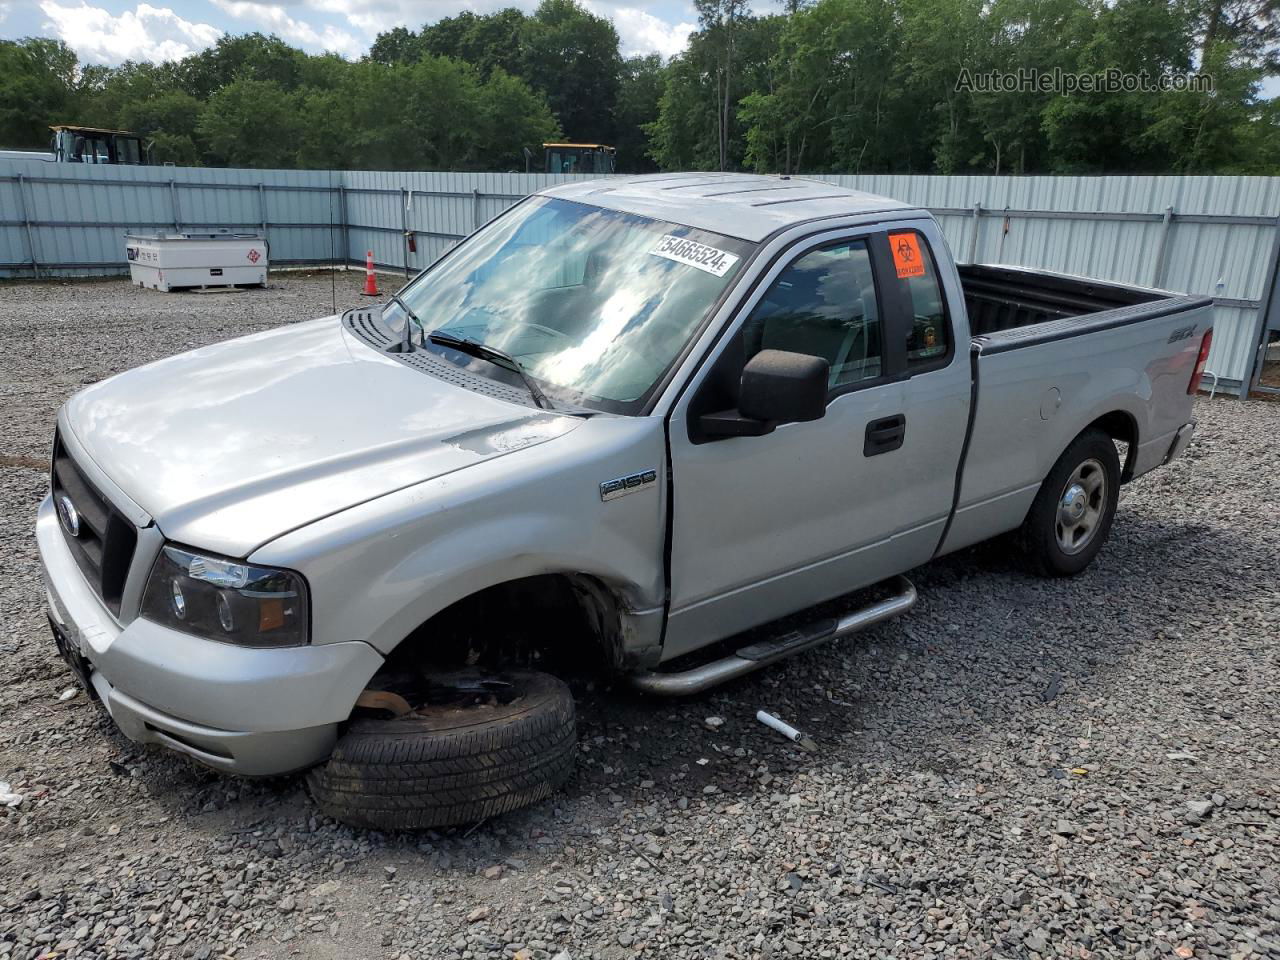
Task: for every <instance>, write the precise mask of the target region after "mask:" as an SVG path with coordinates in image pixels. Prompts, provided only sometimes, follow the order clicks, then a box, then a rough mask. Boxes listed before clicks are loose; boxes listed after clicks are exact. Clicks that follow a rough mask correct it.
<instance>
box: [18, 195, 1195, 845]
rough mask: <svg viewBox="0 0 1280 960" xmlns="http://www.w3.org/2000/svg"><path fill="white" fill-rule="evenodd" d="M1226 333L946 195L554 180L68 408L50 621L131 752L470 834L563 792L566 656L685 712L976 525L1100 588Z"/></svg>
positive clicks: (63, 415) (891, 586) (380, 817)
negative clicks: (967, 214)
mask: <svg viewBox="0 0 1280 960" xmlns="http://www.w3.org/2000/svg"><path fill="white" fill-rule="evenodd" d="M1211 324H1212V312H1211V303H1210V301H1209V300H1207V299H1205V298H1203V297H1190V296H1175V295H1171V294H1168V293H1162V292H1160V291H1155V290H1145V289H1137V288H1131V287H1124V286H1118V285H1115V284H1109V283H1101V282H1096V281H1092V280H1085V279H1081V278H1076V277H1069V276H1063V275H1055V274H1049V273H1044V272H1037V271H1032V270H1026V269H1018V268H1011V267H995V266H977V265H970V266H957V265H956V264H955V263H954V262H953V261H952V258H951V254H950V252H949V251H948V249H947V245H946V243H945V241H944V240H943V236H942V233H941V231H940V230H939V227H938V224H937V223H936V222H935V220H934V219H933V217H932V216H930V214H929V213H928V212H927V211H925V210H923V209H920V208H916V207H912V206H910V205H908V204H903V203H899V202H895V201H893V200H888V199H884V198H881V197H876V196H870V195H866V194H862V193H856V192H851V191H849V190H844V189H840V188H837V187H833V186H831V185H829V184H826V183H822V182H818V181H812V180H803V179H790V178H786V177H782V178H776V177H774V178H770V177H756V176H741V175H724V174H717V175H701V174H699V175H688V174H683V175H655V176H646V177H637V178H630V179H617V180H608V181H600V182H590V183H573V184H566V185H561V186H558V187H554V188H552V189H548V190H544V191H543V192H541V193H540V194H537V195H535V196H532V197H529V198H528V199H526V200H524V201H522V202H520V203H518V204H516V205H515V206H514V207H512V208H511V209H509V210H508V211H507V212H505V213H504V214H502V215H501V216H499V217H497V218H496V219H495V220H493V221H492V222H490V223H489V224H487V225H486V226H484V227H483V228H481V229H480V230H478V231H477V232H476V233H474V234H473V235H472V236H470V237H468V238H467V239H465V240H463V241H462V242H460V243H459V244H458V245H457V246H455V247H454V248H453V249H451V250H450V251H449V252H448V253H447V254H445V255H444V256H443V257H441V258H440V259H439V260H438V261H437V262H436V263H435V264H434V265H432V266H431V267H429V268H428V269H427V270H425V271H423V272H422V273H421V274H420V275H419V276H418V277H416V278H415V279H414V280H413V281H412V282H411V283H409V284H407V285H406V286H405V287H404V288H403V289H402V290H401V291H400V292H399V293H398V294H397V295H395V296H394V297H392V298H391V299H390V301H389V302H387V303H386V304H383V305H380V306H372V307H369V308H361V309H354V310H350V311H347V312H346V313H344V314H342V315H340V316H332V317H326V318H324V319H320V320H313V321H310V322H306V323H300V324H296V325H291V326H287V327H284V328H281V329H276V330H271V331H268V332H265V333H259V334H255V335H252V336H248V337H244V338H241V339H238V340H233V341H230V342H226V343H220V344H217V345H214V346H209V347H203V348H201V349H198V350H193V351H191V352H189V353H185V354H182V355H181V356H176V357H172V358H170V359H166V360H162V361H160V362H158V363H152V364H150V365H148V366H144V367H141V368H139V369H136V370H133V371H130V372H127V373H123V374H121V375H119V376H115V377H112V378H110V379H108V380H106V381H103V382H101V383H98V384H95V385H93V386H90V387H88V388H86V389H84V390H82V391H81V392H79V393H78V394H76V395H75V396H74V397H72V398H71V399H70V400H69V401H68V402H67V404H66V405H65V406H64V407H63V409H62V410H61V412H60V413H59V415H58V421H57V432H56V436H55V438H54V441H53V464H52V480H51V490H50V493H49V496H48V497H47V498H46V499H45V500H44V502H43V503H42V504H41V505H40V508H39V517H38V520H37V525H36V533H37V538H38V541H39V548H40V553H41V556H42V558H43V563H44V569H45V573H46V576H47V582H48V601H49V615H50V621H51V623H52V626H53V631H54V636H55V639H56V641H57V643H58V645H59V648H60V649H61V651H62V653H63V656H64V657H65V658H66V660H67V661H68V663H69V664H70V665H71V667H72V668H73V670H74V671H75V672H76V674H77V675H78V676H79V677H80V678H81V679H82V680H83V682H84V683H85V685H86V686H87V688H88V689H89V690H90V691H91V692H92V693H93V694H94V695H95V696H96V697H97V698H98V699H99V700H100V701H101V703H102V705H103V706H104V707H105V709H106V710H107V711H108V712H109V713H110V715H111V716H112V717H113V718H114V720H115V722H116V723H117V724H118V725H119V727H120V728H121V729H122V730H123V731H124V732H125V733H126V734H127V735H128V736H129V737H131V738H133V739H134V740H137V741H142V742H148V743H158V744H162V745H164V746H166V747H169V748H171V749H173V750H177V751H181V752H182V753H185V754H188V755H190V756H191V757H194V758H196V759H197V760H199V761H201V762H203V763H205V764H207V765H209V766H212V767H215V768H218V769H220V770H224V771H228V772H232V773H243V774H250V775H267V774H278V773H285V772H289V771H296V770H302V769H305V768H312V769H311V772H310V774H309V779H310V783H311V787H312V791H313V794H314V795H315V797H316V799H317V801H318V802H319V804H320V805H321V807H322V808H323V809H325V810H327V811H329V812H331V813H333V814H335V815H337V816H339V817H341V818H344V819H346V820H348V821H349V822H352V823H357V824H365V825H370V826H374V827H382V828H413V827H425V826H434V825H439V824H446V823H453V822H461V821H464V820H477V819H480V818H481V817H484V816H487V815H490V814H493V813H499V812H502V811H504V810H508V809H511V808H513V807H516V806H520V805H523V804H525V803H528V802H531V801H533V800H536V799H538V798H540V797H542V796H545V795H546V794H547V793H548V792H549V791H550V790H552V789H553V788H554V787H555V786H556V785H557V784H559V783H560V782H561V781H563V780H564V778H565V777H566V776H567V775H568V774H569V771H570V769H571V767H572V763H573V756H574V747H575V731H574V713H573V700H572V697H571V695H570V693H569V690H568V687H567V686H566V685H565V683H564V682H563V680H562V679H560V678H557V677H554V676H552V675H551V674H550V671H549V670H548V669H546V668H547V666H548V665H549V664H553V663H555V662H557V659H556V658H557V655H559V656H560V660H559V661H558V662H561V663H564V662H565V657H564V655H565V654H566V652H568V653H569V659H570V660H571V662H572V663H573V664H574V665H583V664H585V663H587V660H588V658H590V657H591V656H594V657H596V658H597V659H598V661H599V663H600V664H601V665H602V666H603V667H605V668H607V669H609V670H611V671H613V672H614V673H615V674H620V675H622V676H624V677H626V678H628V679H629V681H630V682H631V683H632V684H634V685H635V686H636V687H638V688H639V689H640V690H642V691H647V692H649V693H656V694H687V693H695V692H697V691H699V690H702V689H705V688H707V687H708V686H710V685H712V684H714V683H719V682H722V681H724V680H727V679H729V678H732V677H737V676H740V675H742V674H745V673H748V672H750V671H751V670H754V669H756V668H758V667H761V666H763V665H765V664H768V663H770V662H773V661H776V660H778V659H780V658H781V657H783V656H787V655H790V654H793V653H795V652H797V651H800V650H805V649H809V648H812V647H814V646H817V645H818V644H820V643H824V642H828V641H831V640H833V639H836V638H839V637H843V636H847V635H848V634H850V633H852V632H854V631H856V630H859V629H862V628H865V627H867V626H868V625H870V624H873V623H876V622H878V621H881V620H884V619H886V618H888V617H891V616H894V615H897V614H901V613H903V612H905V611H906V610H908V609H909V608H910V606H911V604H912V603H913V601H914V599H915V591H914V588H913V586H912V585H911V583H910V582H909V581H907V580H906V579H905V578H904V577H903V576H902V574H903V573H904V572H906V571H909V570H911V569H912V568H914V567H916V566H918V565H920V564H923V563H925V562H926V561H928V560H930V559H931V558H934V557H938V556H940V555H942V554H946V553H950V552H952V551H955V550H958V549H960V548H962V547H965V546H967V545H970V544H973V543H975V542H977V541H980V540H983V539H985V538H989V537H993V536H996V535H998V534H1003V533H1006V532H1011V531H1019V534H1018V535H1019V537H1020V539H1021V543H1022V545H1023V547H1024V548H1025V555H1026V558H1027V562H1028V564H1029V566H1030V567H1031V568H1033V569H1035V570H1036V571H1038V572H1040V573H1043V574H1047V575H1070V574H1075V573H1078V572H1079V571H1081V570H1082V569H1084V568H1085V567H1086V566H1087V565H1088V564H1089V562H1090V561H1091V560H1092V559H1093V557H1094V555H1095V554H1096V553H1097V552H1098V550H1099V548H1100V547H1101V546H1102V544H1103V541H1104V540H1105V539H1106V537H1107V533H1108V530H1109V528H1110V526H1111V523H1112V519H1113V518H1114V516H1115V512H1116V502H1117V496H1118V494H1119V488H1120V486H1121V484H1123V483H1126V482H1129V481H1131V480H1133V479H1135V478H1137V477H1140V476H1142V475H1143V474H1144V473H1147V472H1148V471H1150V470H1152V469H1154V468H1156V467H1158V466H1160V465H1161V464H1165V463H1168V462H1169V461H1170V460H1172V459H1173V458H1174V457H1177V456H1178V455H1179V454H1180V453H1181V451H1182V450H1183V449H1184V448H1185V446H1186V444H1187V443H1188V441H1189V439H1190V437H1191V433H1192V429H1193V421H1192V397H1193V395H1194V393H1195V392H1196V390H1197V387H1198V383H1199V379H1200V375H1201V371H1202V369H1203V366H1204V361H1205V358H1206V355H1207V351H1208V347H1209V342H1210V328H1211ZM1121 451H1123V459H1122V458H1121ZM863 589H865V590H866V591H867V595H866V597H865V600H862V601H859V602H856V603H854V605H853V606H852V608H851V611H850V612H848V613H846V614H844V615H841V616H836V617H834V618H833V617H830V616H819V615H817V614H812V615H809V614H806V613H805V611H807V610H809V609H810V608H812V607H814V606H816V605H819V604H821V603H822V602H823V601H827V600H829V599H832V598H835V597H843V596H844V595H846V594H849V593H851V592H854V591H859V590H863ZM538 667H541V668H543V669H534V668H538Z"/></svg>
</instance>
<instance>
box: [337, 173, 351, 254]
mask: <svg viewBox="0 0 1280 960" xmlns="http://www.w3.org/2000/svg"><path fill="white" fill-rule="evenodd" d="M338 201H339V203H338V205H339V206H340V207H341V208H342V265H343V266H344V267H346V266H347V264H349V263H350V262H351V225H350V224H349V223H348V222H347V185H346V184H345V183H340V184H338Z"/></svg>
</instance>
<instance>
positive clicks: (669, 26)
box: [213, 0, 697, 57]
mask: <svg viewBox="0 0 1280 960" xmlns="http://www.w3.org/2000/svg"><path fill="white" fill-rule="evenodd" d="M213 2H214V3H215V4H217V5H218V6H219V7H220V8H222V9H224V10H226V9H227V8H228V5H229V4H234V5H236V6H257V4H256V3H250V2H246V0H213ZM301 2H302V3H303V5H304V7H305V8H307V9H310V10H319V11H322V12H324V13H328V14H333V15H336V16H338V17H342V18H344V19H345V20H346V21H347V23H348V24H350V25H351V27H352V29H353V30H355V31H356V32H357V33H359V34H360V35H362V37H363V39H364V41H365V44H366V45H367V44H369V43H372V42H373V39H374V37H375V36H376V35H377V34H379V33H382V32H384V31H386V30H390V29H391V28H392V27H396V26H405V27H409V28H410V29H411V30H417V29H419V28H421V26H422V25H423V24H424V23H434V22H435V21H436V20H439V19H440V18H441V17H448V16H456V15H457V14H458V13H459V12H461V9H466V10H471V11H474V12H476V13H490V12H493V11H495V10H498V9H501V8H502V7H507V6H517V7H520V8H522V9H523V10H525V12H526V13H532V12H533V9H534V7H536V6H537V0H462V2H461V3H459V2H458V0H301ZM628 2H634V0H586V4H585V5H586V7H587V8H588V9H589V10H590V11H591V12H592V13H594V14H596V15H597V16H601V17H607V18H608V19H610V20H612V21H613V25H614V28H615V29H616V30H617V31H618V37H619V39H620V40H621V46H622V54H623V56H632V55H633V54H637V53H660V54H662V56H664V57H673V56H675V55H676V54H677V53H679V52H680V51H682V50H683V49H684V48H685V45H686V44H687V43H688V40H689V34H691V33H692V32H693V31H694V30H696V29H697V24H696V23H694V22H692V18H690V19H689V21H688V22H676V23H671V22H668V21H667V20H664V19H662V18H661V17H657V16H654V15H653V14H652V13H649V12H648V11H647V10H645V9H644V8H643V7H637V6H628V5H627V4H628ZM277 9H279V8H277ZM281 12H282V13H283V10H282V11H281ZM692 12H693V11H692V9H691V8H689V9H687V10H685V11H684V13H683V16H688V15H690V14H692Z"/></svg>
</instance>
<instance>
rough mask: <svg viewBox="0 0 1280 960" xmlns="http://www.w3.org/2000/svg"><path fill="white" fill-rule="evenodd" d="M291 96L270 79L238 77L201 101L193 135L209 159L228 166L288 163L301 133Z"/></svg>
mask: <svg viewBox="0 0 1280 960" xmlns="http://www.w3.org/2000/svg"><path fill="white" fill-rule="evenodd" d="M302 127H303V125H302V120H301V117H300V116H299V110H298V103H297V98H296V97H294V96H293V95H292V94H290V93H289V92H288V91H286V90H285V89H284V88H282V87H281V86H280V85H279V84H278V83H276V82H274V81H272V80H254V79H249V78H245V77H242V78H240V79H238V80H232V81H231V82H230V83H228V84H226V85H225V86H223V87H222V88H220V89H219V90H218V91H217V92H216V93H215V94H213V96H211V97H210V98H209V99H208V101H207V102H206V103H205V105H204V108H203V109H202V110H201V111H200V118H199V120H198V121H197V123H196V133H197V135H198V136H199V138H200V142H201V144H202V146H203V147H204V150H205V155H206V157H207V158H208V159H209V160H210V161H212V162H213V163H216V164H219V165H222V166H228V167H265V168H279V167H293V166H296V165H297V162H298V149H299V141H300V137H301V134H302Z"/></svg>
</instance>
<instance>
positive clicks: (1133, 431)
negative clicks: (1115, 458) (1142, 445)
mask: <svg viewBox="0 0 1280 960" xmlns="http://www.w3.org/2000/svg"><path fill="white" fill-rule="evenodd" d="M1089 430H1101V431H1102V432H1103V433H1105V434H1106V435H1107V436H1109V437H1110V438H1111V439H1112V440H1113V441H1114V442H1116V443H1119V444H1122V445H1123V447H1124V449H1123V451H1121V458H1122V462H1123V464H1124V466H1123V467H1122V469H1121V471H1120V482H1121V483H1128V482H1129V481H1130V480H1132V479H1133V467H1134V463H1135V462H1136V461H1137V458H1138V421H1137V420H1135V419H1134V418H1133V414H1130V413H1126V412H1125V411H1123V410H1112V411H1111V412H1110V413H1107V414H1103V415H1102V416H1101V417H1098V418H1097V419H1096V420H1094V421H1093V422H1092V423H1091V424H1089V425H1088V426H1087V427H1085V428H1084V430H1081V431H1080V433H1081V434H1083V433H1085V432H1086V431H1089Z"/></svg>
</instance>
